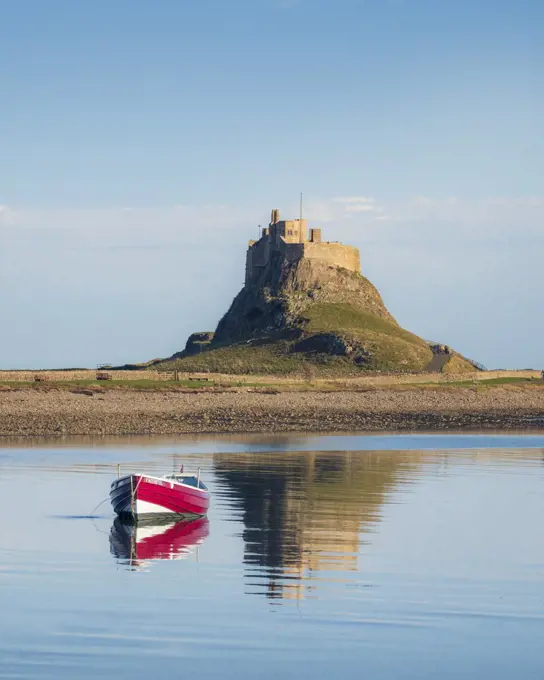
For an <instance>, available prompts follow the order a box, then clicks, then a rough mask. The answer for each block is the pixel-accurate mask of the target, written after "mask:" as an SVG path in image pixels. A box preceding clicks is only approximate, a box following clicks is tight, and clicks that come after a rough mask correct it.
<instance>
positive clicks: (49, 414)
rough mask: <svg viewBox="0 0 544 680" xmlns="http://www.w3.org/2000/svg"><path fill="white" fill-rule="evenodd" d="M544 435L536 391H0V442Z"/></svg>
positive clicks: (543, 412) (543, 392)
mask: <svg viewBox="0 0 544 680" xmlns="http://www.w3.org/2000/svg"><path fill="white" fill-rule="evenodd" d="M520 428H544V389H542V388H540V387H537V386H534V387H533V386H531V387H529V386H527V387H519V386H504V387H502V386H501V387H498V386H497V387H493V388H483V389H482V388H460V387H448V388H443V387H437V388H425V389H424V388H417V389H405V388H402V387H398V388H397V387H388V388H382V389H380V388H373V389H367V390H358V391H336V392H320V391H305V392H281V391H277V392H276V391H269V392H267V391H265V390H261V391H259V390H250V389H241V390H225V391H209V392H207V391H176V390H168V391H143V390H131V389H123V390H104V391H92V390H81V389H79V390H78V389H75V390H66V389H57V388H54V387H51V388H49V387H48V388H47V389H43V390H37V389H30V388H16V389H7V390H2V391H0V436H5V437H8V436H9V437H34V436H64V435H140V434H169V435H172V434H197V433H209V434H214V433H217V434H225V433H243V432H247V433H266V432H295V431H296V432H335V431H353V430H361V431H364V430H369V431H370V430H433V429H434V430H436V429H520Z"/></svg>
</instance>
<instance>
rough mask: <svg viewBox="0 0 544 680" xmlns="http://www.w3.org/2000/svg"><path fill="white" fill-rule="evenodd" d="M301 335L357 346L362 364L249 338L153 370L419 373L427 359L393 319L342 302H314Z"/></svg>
mask: <svg viewBox="0 0 544 680" xmlns="http://www.w3.org/2000/svg"><path fill="white" fill-rule="evenodd" d="M301 326H302V330H303V333H304V337H305V338H311V337H312V336H315V335H316V334H319V333H331V334H335V335H338V336H341V337H342V338H344V339H347V340H348V341H350V342H351V341H353V342H355V343H358V344H359V345H361V346H363V347H364V348H365V350H366V351H368V352H369V353H370V358H369V360H368V362H367V363H365V364H364V365H357V364H355V363H354V360H353V358H352V357H350V356H337V355H331V354H325V353H322V352H294V351H293V347H294V343H293V342H292V341H287V340H271V339H268V340H266V339H264V340H259V339H256V340H253V341H250V342H246V343H240V344H232V345H228V346H222V347H221V346H216V347H213V345H212V346H211V348H210V349H208V350H206V351H203V352H201V353H200V354H195V355H191V356H186V357H182V358H178V359H175V360H167V361H165V362H162V363H161V364H159V365H158V366H157V368H158V369H159V370H161V369H163V370H173V369H176V370H180V371H194V372H200V371H210V372H220V373H238V374H245V373H257V374H259V373H261V374H288V373H293V372H294V373H307V372H313V373H315V374H316V375H353V374H358V373H359V374H360V373H362V372H363V373H364V372H366V371H369V370H370V371H377V370H378V371H395V370H406V371H421V370H424V369H425V367H426V366H427V364H428V363H429V362H430V360H431V359H432V352H431V350H430V349H429V347H428V346H427V344H426V343H425V342H424V341H423V340H422V339H421V338H418V337H417V336H416V335H414V334H413V333H409V332H408V331H406V330H404V329H402V328H400V327H399V326H397V325H396V324H395V323H392V322H390V321H388V320H386V319H383V318H380V317H378V316H375V315H374V314H371V313H368V312H363V311H361V310H360V309H358V308H356V307H354V306H351V305H349V304H347V303H315V304H313V305H311V307H309V308H308V309H307V310H305V312H304V319H303V320H302V321H301Z"/></svg>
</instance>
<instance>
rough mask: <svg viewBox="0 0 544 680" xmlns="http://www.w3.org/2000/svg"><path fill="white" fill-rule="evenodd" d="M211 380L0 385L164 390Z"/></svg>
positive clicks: (11, 385) (211, 383) (11, 384)
mask: <svg viewBox="0 0 544 680" xmlns="http://www.w3.org/2000/svg"><path fill="white" fill-rule="evenodd" d="M215 385H216V383H215V381H213V380H148V379H140V380H137V379H136V380H44V381H43V382H34V381H31V382H30V381H29V382H23V381H6V380H4V381H0V387H4V388H11V389H16V388H18V387H26V388H28V387H31V388H35V389H47V388H58V389H71V388H78V387H81V388H91V387H95V388H96V387H103V388H104V389H115V388H122V387H124V388H130V389H134V390H165V389H175V388H202V387H214V386H215Z"/></svg>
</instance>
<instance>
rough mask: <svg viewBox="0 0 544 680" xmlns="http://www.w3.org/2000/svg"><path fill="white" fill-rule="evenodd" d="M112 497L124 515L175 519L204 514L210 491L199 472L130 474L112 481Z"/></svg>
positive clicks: (138, 517)
mask: <svg viewBox="0 0 544 680" xmlns="http://www.w3.org/2000/svg"><path fill="white" fill-rule="evenodd" d="M110 500H111V504H112V506H113V509H114V511H115V512H116V513H117V514H118V515H119V516H120V517H122V518H130V519H134V520H139V519H147V520H152V519H175V518H176V517H179V518H181V517H195V516H197V517H198V516H201V515H205V514H206V512H207V511H208V507H209V505H210V492H209V491H208V488H207V486H206V485H205V484H204V482H202V481H201V479H200V471H199V473H198V475H184V474H173V475H165V476H164V477H153V476H151V475H143V474H131V475H127V476H125V477H121V478H120V479H116V480H115V481H114V482H112V484H111V488H110Z"/></svg>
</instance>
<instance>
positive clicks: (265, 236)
mask: <svg viewBox="0 0 544 680" xmlns="http://www.w3.org/2000/svg"><path fill="white" fill-rule="evenodd" d="M278 256H279V257H282V258H283V259H284V260H285V261H287V262H294V261H296V260H301V259H303V258H305V259H311V260H318V261H321V262H323V263H325V264H328V265H331V266H335V267H343V268H344V269H348V270H350V271H353V272H358V273H359V272H360V268H361V263H360V258H359V250H358V249H357V248H354V247H353V246H345V245H343V244H342V243H337V242H329V241H323V240H322V238H321V229H310V233H309V234H308V227H307V224H306V220H303V219H297V220H281V219H280V211H279V210H277V209H274V210H272V213H271V216H270V224H269V225H268V227H266V228H265V229H263V231H262V235H261V238H260V239H259V240H258V241H250V242H249V247H248V249H247V257H246V282H245V285H246V287H248V286H251V285H252V284H254V283H255V282H256V281H257V280H258V279H259V278H260V276H261V274H262V272H263V270H265V269H267V267H268V266H269V264H270V262H271V261H272V260H273V259H275V258H276V257H278Z"/></svg>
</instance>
